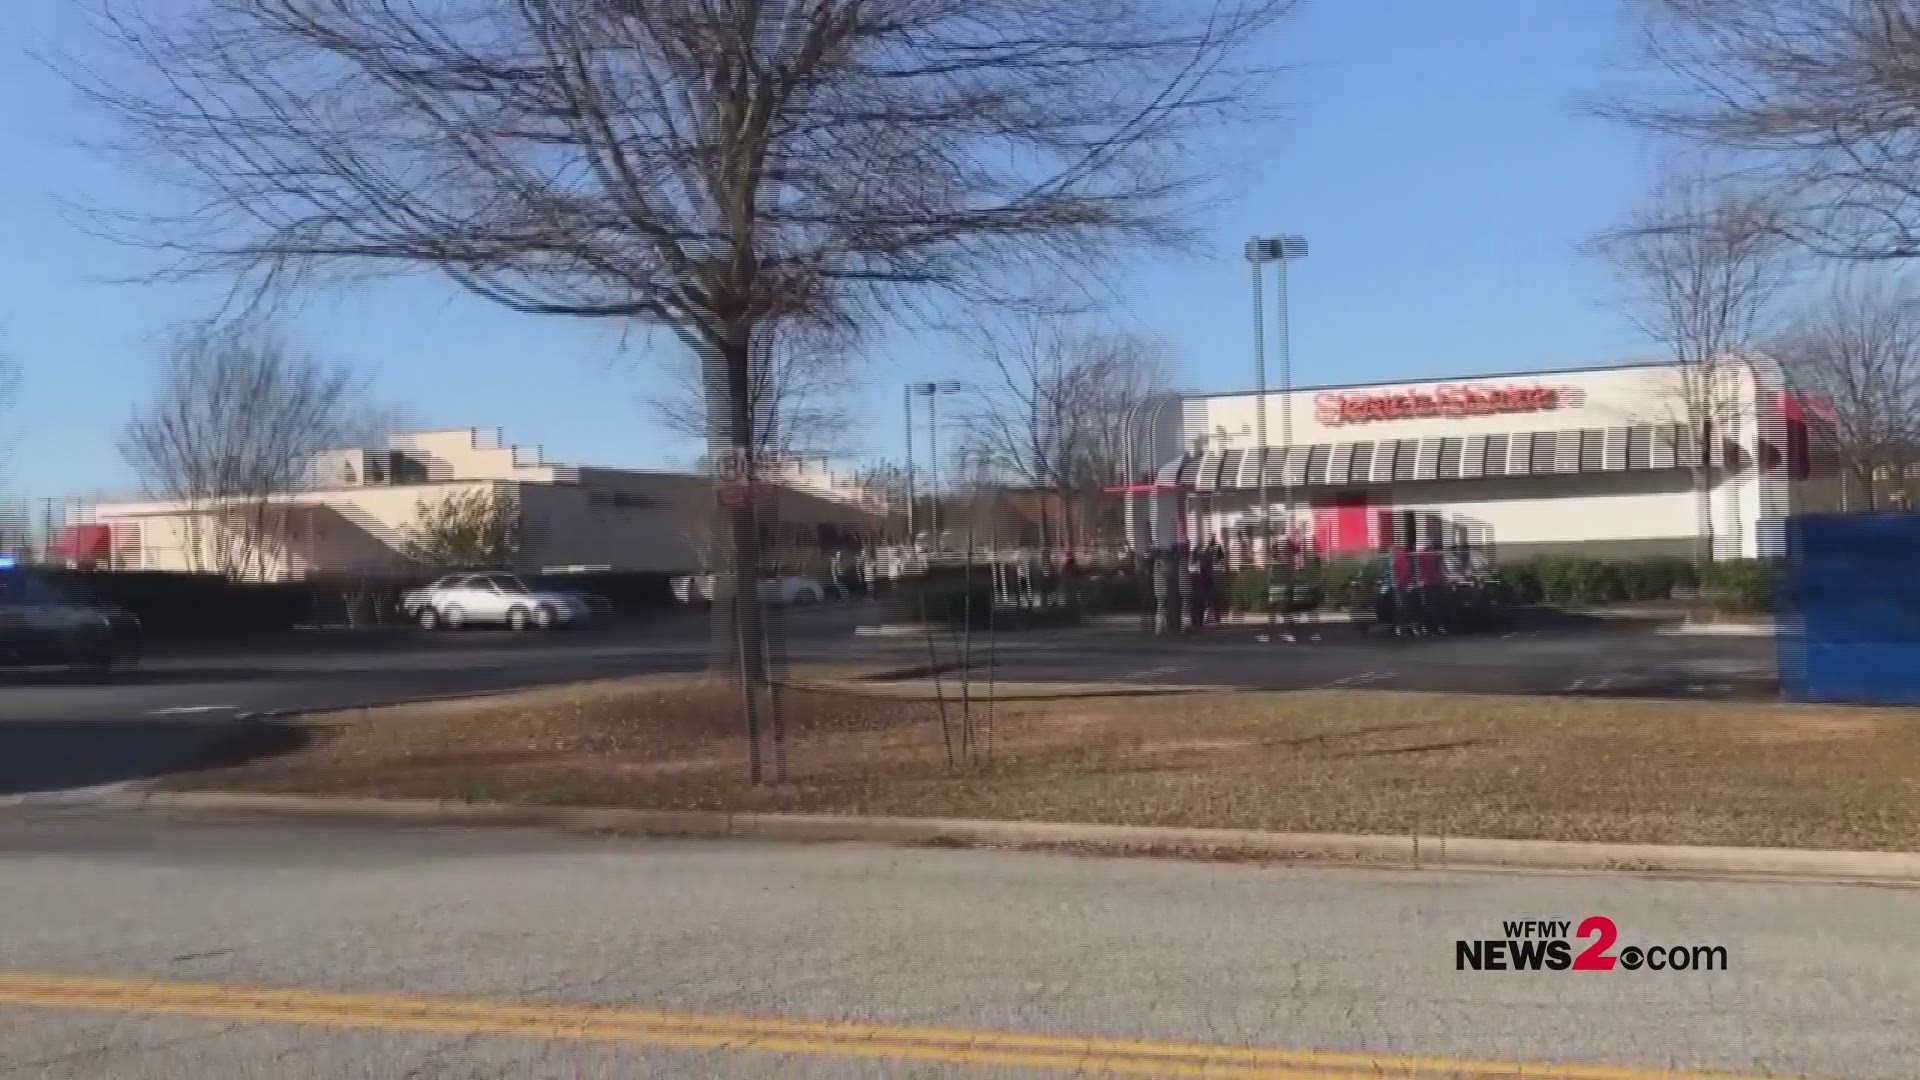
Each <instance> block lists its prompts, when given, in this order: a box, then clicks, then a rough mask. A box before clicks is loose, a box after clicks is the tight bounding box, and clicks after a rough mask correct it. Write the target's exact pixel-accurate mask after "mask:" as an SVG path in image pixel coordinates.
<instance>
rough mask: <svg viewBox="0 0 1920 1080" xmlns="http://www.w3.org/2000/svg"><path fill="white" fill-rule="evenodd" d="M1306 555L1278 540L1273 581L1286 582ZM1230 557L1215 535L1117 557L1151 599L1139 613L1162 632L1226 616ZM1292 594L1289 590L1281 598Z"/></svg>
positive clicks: (1293, 544) (1291, 543) (1298, 546)
mask: <svg viewBox="0 0 1920 1080" xmlns="http://www.w3.org/2000/svg"><path fill="white" fill-rule="evenodd" d="M1305 558H1306V549H1305V547H1303V546H1302V545H1301V544H1299V543H1298V542H1296V541H1293V540H1286V539H1283V540H1281V541H1279V542H1278V543H1277V544H1276V545H1275V550H1274V556H1273V567H1274V569H1275V571H1276V574H1275V576H1276V578H1277V584H1279V585H1281V586H1283V587H1287V586H1289V585H1290V583H1291V577H1292V575H1291V573H1290V572H1291V571H1299V570H1302V569H1304V566H1305ZM1228 561H1229V560H1228V556H1227V549H1226V547H1225V545H1223V544H1222V543H1221V542H1220V540H1219V538H1218V537H1209V538H1208V539H1207V540H1206V541H1205V542H1203V543H1199V544H1187V543H1176V544H1174V545H1172V546H1171V547H1167V548H1162V549H1159V550H1149V551H1145V552H1136V551H1133V550H1131V549H1129V550H1127V551H1126V552H1125V553H1123V555H1122V557H1121V564H1122V568H1123V569H1124V570H1126V571H1127V572H1129V573H1132V574H1134V575H1135V576H1136V577H1137V578H1138V579H1139V580H1140V581H1141V582H1142V588H1141V595H1142V596H1143V597H1151V598H1152V602H1151V603H1149V604H1145V605H1143V611H1142V614H1143V617H1144V618H1145V620H1146V621H1147V623H1148V624H1149V626H1150V627H1152V628H1154V629H1156V630H1158V631H1159V632H1162V633H1166V632H1173V631H1180V630H1193V629H1198V628H1200V627H1204V626H1210V625H1216V624H1218V623H1220V622H1221V621H1222V620H1224V619H1225V618H1226V614H1227V608H1228V599H1229V598H1228V596H1227V588H1226V581H1227V574H1228ZM1290 593H1291V589H1290V588H1288V589H1287V593H1285V594H1283V596H1289V595H1290Z"/></svg>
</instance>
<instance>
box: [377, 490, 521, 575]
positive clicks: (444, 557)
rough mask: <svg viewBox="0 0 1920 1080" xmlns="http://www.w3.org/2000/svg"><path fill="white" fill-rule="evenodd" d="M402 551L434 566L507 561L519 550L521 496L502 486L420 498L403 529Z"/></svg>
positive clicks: (478, 565) (446, 567)
mask: <svg viewBox="0 0 1920 1080" xmlns="http://www.w3.org/2000/svg"><path fill="white" fill-rule="evenodd" d="M401 552H402V553H403V554H405V555H406V557H407V558H409V559H411V560H413V561H414V562H416V563H420V564H421V565H423V566H430V567H433V568H434V569H437V570H458V569H479V568H485V567H500V566H507V565H510V564H511V563H512V561H513V558H514V556H516V555H518V554H519V553H520V504H519V501H518V500H516V499H515V498H514V497H513V495H512V493H511V492H510V491H508V490H507V489H506V488H505V486H504V485H503V486H500V487H478V488H469V489H467V490H464V491H455V492H452V493H450V494H446V495H443V496H441V497H440V498H438V499H435V500H432V501H429V500H426V499H422V500H420V503H419V508H418V517H417V518H416V520H415V521H414V523H413V524H411V525H409V526H406V527H405V528H404V529H403V530H402V543H401Z"/></svg>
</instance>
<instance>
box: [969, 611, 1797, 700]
mask: <svg viewBox="0 0 1920 1080" xmlns="http://www.w3.org/2000/svg"><path fill="white" fill-rule="evenodd" d="M1664 628H1665V624H1661V623H1658V622H1655V621H1652V620H1627V619H1621V620H1597V619H1596V620H1580V619H1569V618H1564V617H1555V616H1551V615H1540V616H1535V617H1530V618H1523V619H1521V620H1520V621H1518V622H1517V623H1516V625H1515V626H1514V628H1513V629H1512V630H1511V631H1510V632H1506V633H1502V634H1497V635H1474V636H1464V637H1445V638H1416V639H1399V638H1391V637H1379V636H1371V635H1363V634H1361V633H1360V632H1358V631H1356V630H1355V629H1354V628H1353V627H1351V626H1349V625H1347V624H1344V623H1324V624H1316V623H1311V622H1303V623H1299V624H1296V625H1294V626H1293V627H1291V631H1292V635H1291V636H1292V637H1293V638H1294V639H1295V640H1293V641H1291V642H1289V641H1286V640H1283V639H1270V640H1268V641H1265V642H1263V641H1260V640H1258V638H1259V636H1260V635H1261V633H1262V632H1263V628H1258V627H1250V626H1227V627H1218V628H1213V629H1210V630H1208V631H1207V632H1205V633H1204V634H1201V635H1197V636H1193V637H1184V638H1174V639H1164V638H1154V637H1150V636H1148V635H1145V634H1142V633H1137V632H1129V631H1121V630H1116V631H1112V632H1110V633H1109V634H1107V635H1103V638H1104V640H1101V641H1098V642H1095V641H1092V640H1089V638H1090V637H1091V635H1060V636H1058V637H1056V638H1055V639H1053V640H1052V641H1050V642H1046V643H1036V644H1032V645H1027V646H1024V647H1003V648H1001V649H999V650H997V651H996V652H995V654H994V657H993V674H994V675H995V677H996V678H1001V679H1010V680H1017V681H1039V682H1049V681H1061V682H1100V681H1108V680H1113V681H1118V682H1123V683H1131V684H1175V685H1203V686H1231V687H1249V688H1259V689H1279V690H1298V689H1326V688H1338V689H1382V690H1386V689H1391V690H1427V691H1439V692H1453V693H1486V694H1564V695H1573V696H1586V697H1670V698H1683V699H1707V700H1767V699H1771V698H1774V697H1776V696H1777V695H1778V693H1779V681H1778V678H1777V674H1776V669H1775V644H1774V640H1773V638H1771V637H1766V636H1757V637H1756V636H1741V637H1715V636H1693V635H1673V634H1670V633H1663V632H1662V630H1663V629H1664ZM979 647H980V646H979V644H978V643H976V645H975V648H976V650H978V649H979ZM948 655H957V652H956V651H955V650H952V649H948V651H947V653H946V654H943V656H948ZM982 673H983V674H984V665H983V666H982Z"/></svg>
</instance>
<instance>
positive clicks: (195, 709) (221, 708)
mask: <svg viewBox="0 0 1920 1080" xmlns="http://www.w3.org/2000/svg"><path fill="white" fill-rule="evenodd" d="M235 708H238V706H235V705H176V706H174V707H173V708H171V709H154V710H152V711H150V712H148V713H147V715H148V716H180V715H182V714H185V713H208V712H232V711H233V710H234V709H235Z"/></svg>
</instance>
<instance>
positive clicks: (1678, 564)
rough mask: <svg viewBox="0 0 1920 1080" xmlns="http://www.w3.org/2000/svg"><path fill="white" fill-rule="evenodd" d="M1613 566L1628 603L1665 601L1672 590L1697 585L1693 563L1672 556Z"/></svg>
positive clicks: (1698, 582)
mask: <svg viewBox="0 0 1920 1080" xmlns="http://www.w3.org/2000/svg"><path fill="white" fill-rule="evenodd" d="M1616 566H1617V570H1618V572H1619V576H1620V584H1621V587H1622V589H1623V590H1624V591H1625V593H1626V599H1628V600H1668V599H1671V598H1672V597H1673V591H1674V589H1676V588H1689V589H1690V588H1696V587H1698V585H1699V584H1700V579H1699V576H1698V575H1696V574H1695V573H1694V571H1693V563H1691V562H1689V561H1688V560H1686V559H1682V558H1678V557H1675V556H1656V557H1654V558H1650V559H1635V560H1631V561H1628V562H1622V563H1618V564H1616Z"/></svg>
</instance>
